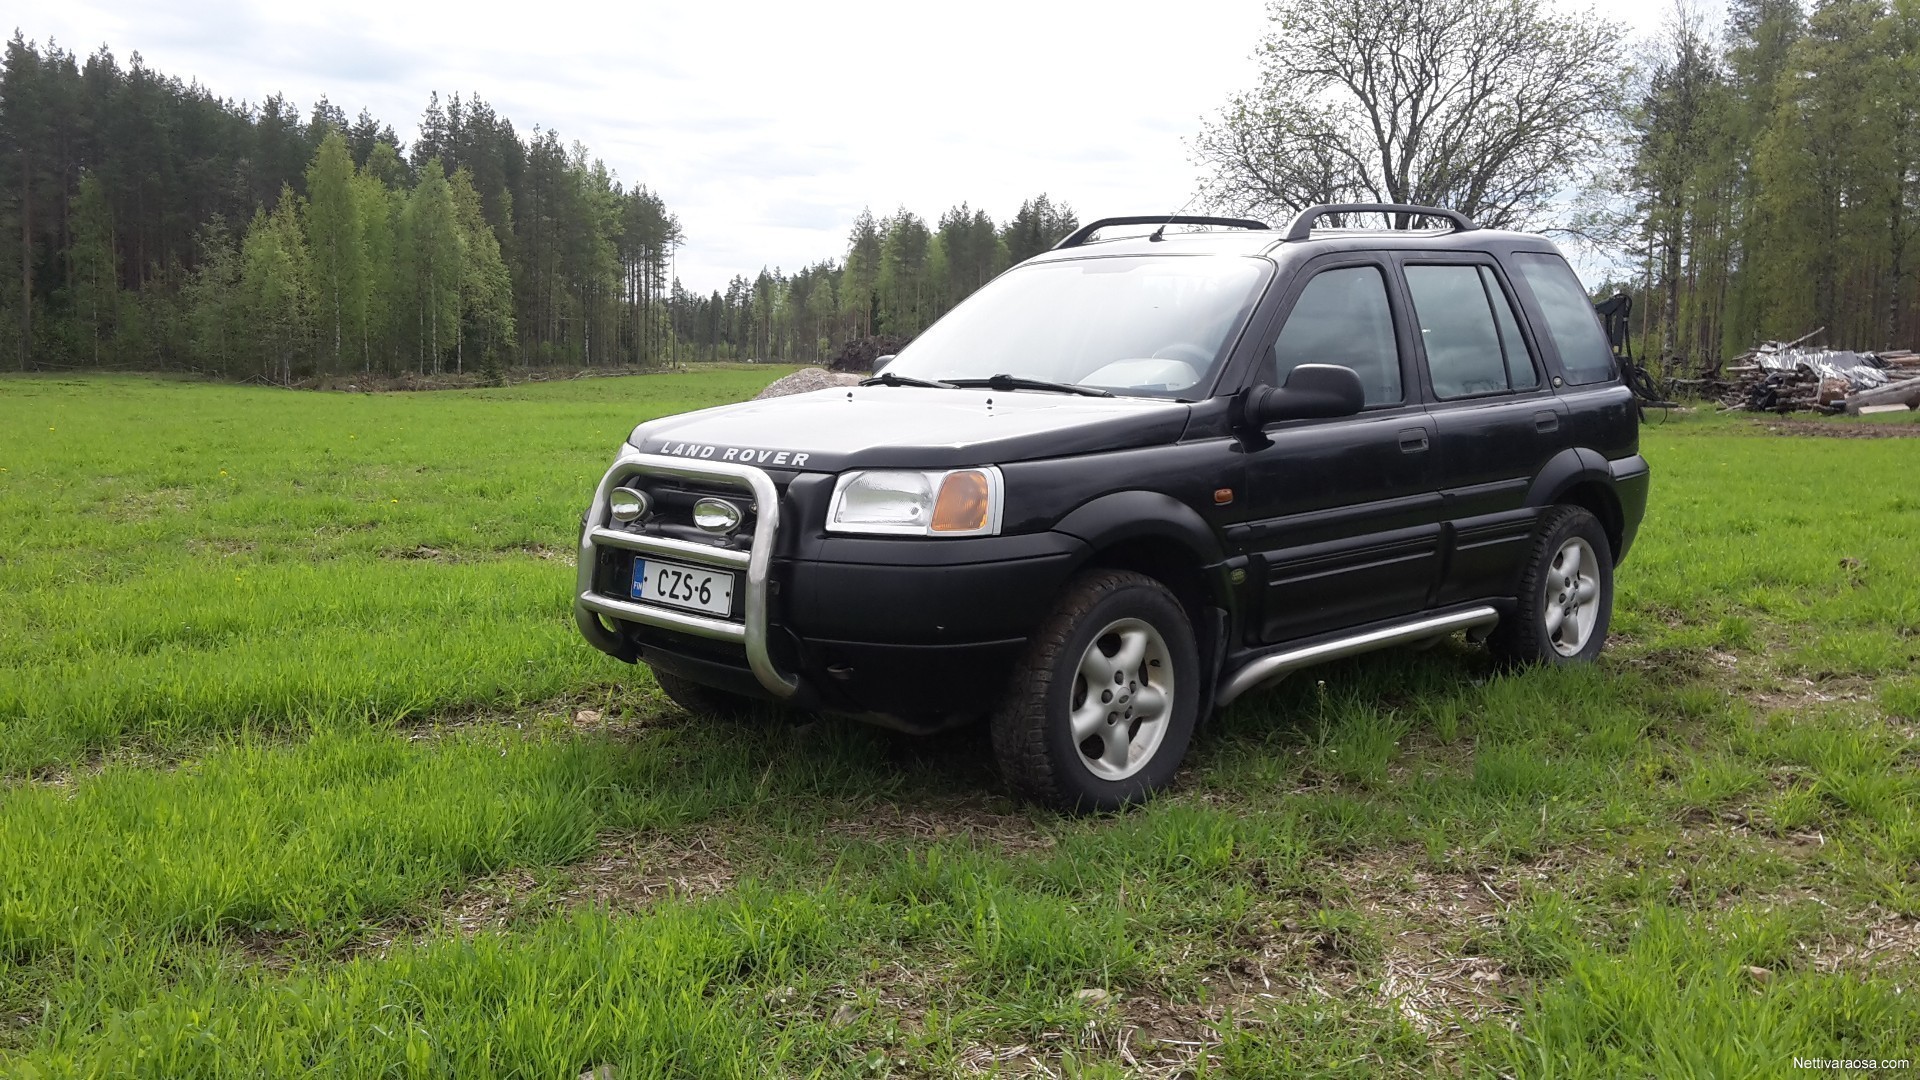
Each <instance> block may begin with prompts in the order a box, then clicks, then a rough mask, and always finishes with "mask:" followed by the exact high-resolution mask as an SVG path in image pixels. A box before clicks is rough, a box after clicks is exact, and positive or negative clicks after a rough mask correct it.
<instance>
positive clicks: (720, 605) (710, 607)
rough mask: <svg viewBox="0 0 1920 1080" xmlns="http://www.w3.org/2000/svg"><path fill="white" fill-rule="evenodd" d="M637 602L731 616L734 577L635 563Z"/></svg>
mask: <svg viewBox="0 0 1920 1080" xmlns="http://www.w3.org/2000/svg"><path fill="white" fill-rule="evenodd" d="M630 595H631V596H632V597H633V598H634V599H635V600H645V601H648V602H649V603H654V604H667V605H669V606H671V607H678V608H689V609H691V610H693V611H704V612H706V613H707V614H709V615H727V614H731V613H732V611H733V574H732V572H730V571H727V570H707V569H704V568H702V567H698V566H685V565H682V564H680V563H670V562H659V561H657V560H654V559H635V560H633V591H632V593H631V594H630Z"/></svg>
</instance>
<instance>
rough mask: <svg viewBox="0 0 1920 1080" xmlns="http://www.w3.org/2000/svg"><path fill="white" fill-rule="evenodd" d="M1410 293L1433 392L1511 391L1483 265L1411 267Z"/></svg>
mask: <svg viewBox="0 0 1920 1080" xmlns="http://www.w3.org/2000/svg"><path fill="white" fill-rule="evenodd" d="M1407 291H1408V292H1409V293H1412V294H1413V315H1414V318H1415V319H1416V320H1417V321H1418V322H1419V324H1420V340H1421V342H1422V343H1424V345H1425V346H1426V353H1427V373H1428V374H1429V375H1431V376H1432V378H1433V393H1434V396H1436V397H1440V398H1460V397H1472V396H1474V395H1476V394H1496V393H1504V392H1506V391H1507V390H1510V389H1512V387H1511V386H1510V385H1509V384H1508V381H1507V361H1506V355H1505V352H1504V351H1503V350H1502V349H1501V347H1500V332H1499V330H1498V329H1496V328H1495V326H1494V319H1493V305H1492V304H1491V303H1490V302H1489V301H1488V298H1487V287H1486V285H1485V284H1484V283H1483V282H1482V281H1481V278H1480V268H1479V267H1477V266H1409V267H1407ZM1504 302H1505V300H1504V298H1502V303H1504Z"/></svg>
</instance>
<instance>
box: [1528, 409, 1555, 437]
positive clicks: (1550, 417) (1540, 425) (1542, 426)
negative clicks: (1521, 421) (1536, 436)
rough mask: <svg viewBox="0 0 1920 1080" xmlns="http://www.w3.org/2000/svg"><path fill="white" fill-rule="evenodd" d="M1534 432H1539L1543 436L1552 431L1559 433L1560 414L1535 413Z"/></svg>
mask: <svg viewBox="0 0 1920 1080" xmlns="http://www.w3.org/2000/svg"><path fill="white" fill-rule="evenodd" d="M1533 430H1535V431H1537V432H1539V433H1540V434H1542V435H1545V434H1546V433H1548V432H1550V431H1559V430H1560V414H1559V413H1551V412H1537V413H1534V414H1533Z"/></svg>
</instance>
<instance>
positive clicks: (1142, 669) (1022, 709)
mask: <svg viewBox="0 0 1920 1080" xmlns="http://www.w3.org/2000/svg"><path fill="white" fill-rule="evenodd" d="M1200 697H1201V688H1200V661H1199V650H1198V647H1197V646H1196V645H1195V643H1194V636H1193V628H1192V626H1191V625H1190V624H1189V623H1188V622H1187V616H1186V612H1185V611H1183V610H1182V609H1181V607H1180V603H1179V601H1177V600H1175V599H1174V597H1173V594H1172V593H1170V592H1168V591H1167V589H1166V586H1164V585H1161V584H1160V583H1159V582H1157V581H1155V580H1153V579H1152V578H1150V577H1147V576H1146V575H1144V574H1137V573H1133V572H1131V571H1125V570H1099V571H1094V572H1092V573H1088V574H1085V575H1083V576H1081V577H1079V578H1076V579H1075V580H1074V581H1073V582H1072V583H1071V584H1070V585H1068V587H1067V590H1066V593H1065V595H1064V596H1062V598H1061V600H1060V603H1059V605H1058V606H1057V607H1055V609H1054V611H1053V614H1052V615H1050V616H1048V618H1047V620H1046V622H1045V623H1044V624H1043V625H1042V626H1041V628H1040V631H1039V633H1037V634H1036V635H1035V636H1034V638H1033V640H1032V641H1031V642H1029V643H1028V646H1027V652H1026V655H1025V656H1024V657H1023V658H1022V659H1021V661H1020V663H1019V664H1018V665H1016V667H1015V670H1014V675H1013V683H1012V685H1011V686H1010V687H1009V688H1008V690H1007V693H1006V696H1005V698H1004V699H1003V700H1002V702H1001V704H1000V706H999V708H997V709H996V710H995V712H994V715H993V724H992V729H993V731H992V734H993V749H994V755H995V757H997V758H998V759H999V763H1000V772H1001V775H1002V776H1004V777H1005V778H1006V780H1007V782H1008V784H1010V785H1011V786H1012V787H1013V788H1014V789H1016V790H1017V791H1019V792H1020V793H1021V794H1022V795H1025V796H1027V797H1028V798H1031V799H1035V800H1037V801H1039V802H1044V803H1048V804H1051V805H1053V806H1056V807H1059V808H1061V809H1063V810H1081V811H1091V810H1113V809H1118V808H1119V807H1122V806H1127V805H1129V804H1132V803H1136V802H1139V801H1140V800H1142V799H1145V798H1146V797H1147V796H1149V795H1151V794H1153V793H1154V792H1156V791H1159V790H1161V789H1162V788H1164V787H1166V786H1167V785H1168V784H1170V783H1172V782H1173V776H1174V773H1175V771H1176V770H1178V769H1179V767H1180V760H1181V759H1182V758H1183V757H1185V756H1186V753H1187V744H1188V742H1189V741H1191V739H1192V738H1193V728H1194V721H1195V719H1196V716H1197V713H1198V709H1199V702H1200Z"/></svg>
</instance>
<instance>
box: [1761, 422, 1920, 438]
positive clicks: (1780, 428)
mask: <svg viewBox="0 0 1920 1080" xmlns="http://www.w3.org/2000/svg"><path fill="white" fill-rule="evenodd" d="M1759 426H1760V429H1761V430H1762V431H1765V432H1766V433H1767V434H1769V435H1817V436H1820V437H1821V438H1826V439H1911V438H1916V437H1920V424H1886V423H1880V424H1863V423H1857V422H1849V421H1844V420H1841V421H1834V422H1831V423H1825V424H1823V423H1820V422H1819V421H1817V420H1770V421H1768V422H1766V423H1764V424H1761V425H1759Z"/></svg>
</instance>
